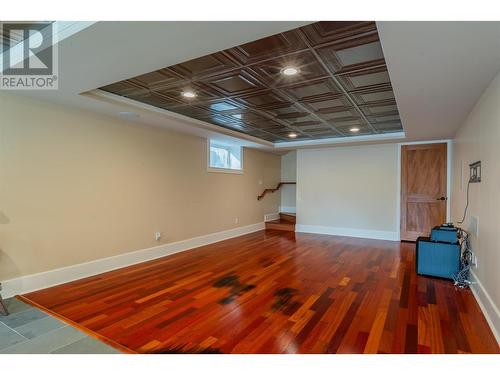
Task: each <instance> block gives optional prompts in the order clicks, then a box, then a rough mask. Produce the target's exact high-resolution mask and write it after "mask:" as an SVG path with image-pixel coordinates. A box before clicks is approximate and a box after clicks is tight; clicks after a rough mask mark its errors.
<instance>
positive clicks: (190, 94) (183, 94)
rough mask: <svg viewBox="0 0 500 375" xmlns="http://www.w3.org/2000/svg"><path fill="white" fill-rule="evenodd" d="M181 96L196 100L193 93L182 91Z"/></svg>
mask: <svg viewBox="0 0 500 375" xmlns="http://www.w3.org/2000/svg"><path fill="white" fill-rule="evenodd" d="M182 96H183V97H185V98H189V99H191V98H196V93H195V92H193V91H183V92H182Z"/></svg>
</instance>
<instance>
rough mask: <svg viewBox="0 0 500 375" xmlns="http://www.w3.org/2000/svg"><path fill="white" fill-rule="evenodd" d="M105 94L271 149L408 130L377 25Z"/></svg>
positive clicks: (304, 35) (177, 69) (320, 31)
mask: <svg viewBox="0 0 500 375" xmlns="http://www.w3.org/2000/svg"><path fill="white" fill-rule="evenodd" d="M289 67H293V68H295V69H296V70H297V74H293V75H286V74H284V73H285V71H284V69H285V68H289ZM101 89H102V90H105V91H108V92H111V93H114V94H117V95H121V96H125V97H127V98H130V99H133V100H137V101H140V102H143V103H146V104H149V105H153V106H156V107H159V108H164V109H167V110H170V111H173V112H176V113H179V114H182V115H185V116H189V117H192V118H195V119H198V120H201V121H205V122H209V123H212V124H214V125H217V126H221V127H224V128H228V129H233V130H237V131H239V132H242V133H245V134H249V135H252V136H254V137H258V138H261V139H264V140H267V141H270V142H286V141H294V140H305V139H308V140H311V139H324V138H330V137H343V136H353V135H363V134H377V133H389V132H399V131H402V125H401V120H400V118H399V113H398V109H397V105H396V101H395V97H394V92H393V90H392V87H391V82H390V78H389V74H388V72H387V67H386V65H385V59H384V55H383V51H382V48H381V45H380V41H379V36H378V33H377V28H376V25H375V23H374V22H358V21H352V22H351V21H322V22H316V23H313V24H310V25H307V26H305V27H302V28H298V29H295V30H290V31H287V32H284V33H280V34H276V35H272V36H269V37H267V38H263V39H259V40H256V41H253V42H249V43H246V44H243V45H240V46H236V47H233V48H230V49H227V50H224V51H219V52H216V53H213V54H211V55H207V56H202V57H199V58H196V59H192V60H189V61H186V62H182V63H180V64H177V65H173V66H169V67H165V68H163V69H159V70H157V71H154V72H150V73H146V74H142V75H140V76H137V77H132V78H130V79H127V80H124V81H120V82H116V83H112V84H110V85H108V86H104V87H101ZM188 93H193V95H191V96H192V97H187V94H188ZM353 127H355V128H359V131H358V132H352V131H351V129H352V128H353ZM291 135H294V136H295V137H293V138H292V137H291Z"/></svg>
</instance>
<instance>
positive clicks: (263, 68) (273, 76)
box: [251, 51, 328, 87]
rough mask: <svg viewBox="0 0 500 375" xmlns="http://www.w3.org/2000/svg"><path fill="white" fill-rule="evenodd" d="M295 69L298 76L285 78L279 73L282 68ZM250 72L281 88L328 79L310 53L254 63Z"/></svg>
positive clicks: (325, 72) (326, 73) (300, 53)
mask: <svg viewBox="0 0 500 375" xmlns="http://www.w3.org/2000/svg"><path fill="white" fill-rule="evenodd" d="M288 66H293V67H296V68H297V69H298V70H299V72H300V74H297V75H294V76H286V75H283V74H282V73H281V71H282V70H283V68H284V67H288ZM251 70H252V71H253V72H254V73H255V75H257V76H258V77H260V78H261V79H262V80H263V81H264V82H266V83H267V84H268V85H270V86H272V87H282V86H287V85H290V84H294V83H300V82H305V81H310V80H314V79H318V78H326V77H328V72H327V71H326V70H325V69H324V68H323V66H322V65H321V64H320V63H319V62H318V61H317V60H316V59H315V58H314V55H313V54H312V53H311V52H310V51H306V52H299V53H294V54H292V55H287V56H284V57H278V58H275V59H271V60H266V61H264V62H262V63H255V64H253V65H252V66H251Z"/></svg>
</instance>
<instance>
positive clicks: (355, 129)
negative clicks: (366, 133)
mask: <svg viewBox="0 0 500 375" xmlns="http://www.w3.org/2000/svg"><path fill="white" fill-rule="evenodd" d="M349 131H350V132H351V133H357V132H359V128H357V127H353V128H350V129H349Z"/></svg>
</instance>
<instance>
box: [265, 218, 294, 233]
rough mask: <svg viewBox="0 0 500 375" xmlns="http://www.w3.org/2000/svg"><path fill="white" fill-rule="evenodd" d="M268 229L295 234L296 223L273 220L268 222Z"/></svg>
mask: <svg viewBox="0 0 500 375" xmlns="http://www.w3.org/2000/svg"><path fill="white" fill-rule="evenodd" d="M266 229H274V230H284V231H290V232H295V223H291V222H289V221H285V220H280V219H278V220H272V221H267V222H266Z"/></svg>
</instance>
